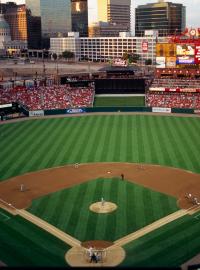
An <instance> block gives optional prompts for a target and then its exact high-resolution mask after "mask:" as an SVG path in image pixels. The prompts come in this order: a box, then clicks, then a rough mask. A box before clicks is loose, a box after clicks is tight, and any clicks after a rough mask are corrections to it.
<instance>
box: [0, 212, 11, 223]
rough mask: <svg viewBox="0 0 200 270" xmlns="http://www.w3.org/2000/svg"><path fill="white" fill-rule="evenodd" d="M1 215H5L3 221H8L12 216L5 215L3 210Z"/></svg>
mask: <svg viewBox="0 0 200 270" xmlns="http://www.w3.org/2000/svg"><path fill="white" fill-rule="evenodd" d="M0 215H1V216H3V217H5V219H4V220H3V222H5V221H7V220H9V219H10V217H9V216H7V215H5V214H4V213H1V212H0Z"/></svg>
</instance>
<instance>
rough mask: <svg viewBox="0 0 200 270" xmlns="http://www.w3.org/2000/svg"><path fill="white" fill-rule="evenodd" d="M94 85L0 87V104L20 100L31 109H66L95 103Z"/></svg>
mask: <svg viewBox="0 0 200 270" xmlns="http://www.w3.org/2000/svg"><path fill="white" fill-rule="evenodd" d="M93 100H94V88H93V87H69V86H66V85H61V86H55V85H54V86H46V87H45V86H39V87H34V88H30V89H26V88H21V89H16V88H10V89H0V104H6V103H10V102H19V103H21V104H22V105H25V106H26V107H28V109H29V110H41V109H42V110H48V109H66V108H77V107H90V106H92V105H93Z"/></svg>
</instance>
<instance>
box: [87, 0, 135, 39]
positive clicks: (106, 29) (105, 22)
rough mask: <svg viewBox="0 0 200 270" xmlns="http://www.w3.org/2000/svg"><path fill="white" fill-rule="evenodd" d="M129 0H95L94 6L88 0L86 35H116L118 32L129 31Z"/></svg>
mask: <svg viewBox="0 0 200 270" xmlns="http://www.w3.org/2000/svg"><path fill="white" fill-rule="evenodd" d="M130 7H131V0H123V1H121V0H97V5H96V6H94V4H93V1H92V0H88V35H89V36H90V37H95V36H96V37H97V36H118V35H119V32H121V31H123V32H124V31H126V32H130V25H131V14H130Z"/></svg>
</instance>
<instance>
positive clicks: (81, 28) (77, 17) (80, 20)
mask: <svg viewBox="0 0 200 270" xmlns="http://www.w3.org/2000/svg"><path fill="white" fill-rule="evenodd" d="M71 13H72V31H73V32H79V35H80V37H87V36H88V5H87V0H71Z"/></svg>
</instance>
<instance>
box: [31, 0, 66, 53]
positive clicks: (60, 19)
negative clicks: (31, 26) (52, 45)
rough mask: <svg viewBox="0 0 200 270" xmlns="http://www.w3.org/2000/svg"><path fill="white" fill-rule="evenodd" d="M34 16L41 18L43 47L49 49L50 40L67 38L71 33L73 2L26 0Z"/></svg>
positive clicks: (62, 0)
mask: <svg viewBox="0 0 200 270" xmlns="http://www.w3.org/2000/svg"><path fill="white" fill-rule="evenodd" d="M26 6H27V9H28V10H30V12H31V14H32V16H34V17H40V18H41V32H42V41H43V47H46V48H48V47H49V38H50V37H56V36H67V33H68V32H69V31H71V0H56V1H55V0H26Z"/></svg>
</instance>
